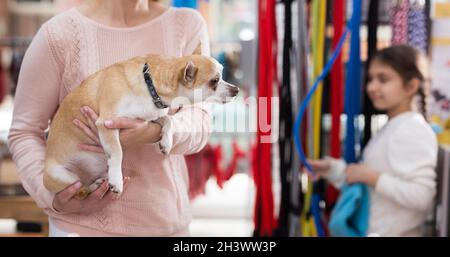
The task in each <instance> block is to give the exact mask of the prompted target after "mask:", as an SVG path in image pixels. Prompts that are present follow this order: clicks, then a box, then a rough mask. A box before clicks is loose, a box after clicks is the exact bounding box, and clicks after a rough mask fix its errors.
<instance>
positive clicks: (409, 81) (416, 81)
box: [311, 45, 438, 236]
mask: <svg viewBox="0 0 450 257" xmlns="http://www.w3.org/2000/svg"><path fill="white" fill-rule="evenodd" d="M425 66H426V61H425V58H424V57H422V56H421V55H420V54H419V53H418V52H417V51H416V50H415V49H413V48H411V47H409V46H405V45H400V46H393V47H390V48H386V49H384V50H381V51H380V52H378V53H377V54H376V56H375V57H374V58H373V59H372V61H371V64H370V67H369V82H368V85H367V91H368V95H369V97H370V99H371V101H372V102H373V104H374V106H375V108H376V109H378V110H382V111H385V112H386V113H387V115H388V117H389V122H388V123H387V124H386V125H385V126H384V127H383V128H382V130H381V131H380V132H379V133H378V135H376V137H374V138H373V139H372V140H371V141H370V142H369V144H368V145H367V147H366V148H365V150H364V152H363V159H362V162H361V163H360V164H351V165H347V164H346V163H345V161H343V160H338V159H333V158H329V157H327V158H326V159H324V160H316V161H311V165H312V167H313V168H314V169H315V170H316V171H317V173H318V174H319V176H322V177H324V178H326V179H327V180H328V181H329V182H331V183H332V184H333V185H335V186H336V187H337V188H340V187H341V186H342V185H343V184H344V183H348V184H352V183H364V184H366V185H368V186H369V188H370V198H371V199H370V201H371V207H370V217H369V231H368V234H369V235H379V236H421V235H423V233H422V231H421V227H422V225H423V224H424V221H425V219H426V215H427V214H428V213H429V211H430V210H431V207H432V203H433V199H434V196H435V193H436V182H435V177H436V174H435V165H436V162H437V152H438V145H437V140H436V136H435V135H434V133H433V131H432V129H431V127H430V126H429V124H428V123H427V121H426V119H425V118H424V117H425V114H426V97H425V96H426V94H425V82H426V76H427V75H428V74H427V73H426V67H425ZM417 95H418V96H419V98H420V104H419V105H418V106H417V107H420V109H421V111H422V114H420V113H418V112H416V111H414V109H418V108H415V107H414V103H415V101H414V100H415V98H416V96H417Z"/></svg>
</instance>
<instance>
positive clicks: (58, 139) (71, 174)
mask: <svg viewBox="0 0 450 257" xmlns="http://www.w3.org/2000/svg"><path fill="white" fill-rule="evenodd" d="M222 70H223V67H222V65H220V64H219V63H218V62H217V61H216V60H215V59H213V58H211V57H206V56H201V55H191V56H185V57H179V58H175V57H164V56H161V55H147V56H139V57H135V58H132V59H130V60H127V61H124V62H120V63H116V64H114V65H112V66H109V67H107V68H105V69H103V70H100V71H98V72H97V73H95V74H93V75H91V76H89V77H88V78H87V79H86V80H85V81H83V83H82V84H81V85H80V86H79V87H77V88H76V89H75V90H73V91H72V92H71V93H70V94H69V95H67V96H66V97H65V98H64V100H63V101H62V103H61V105H60V107H59V109H58V111H57V112H56V114H55V116H54V118H53V120H52V122H51V125H50V130H49V136H48V140H47V149H46V160H45V170H44V185H45V187H46V188H47V189H48V190H49V191H51V192H54V193H58V192H60V191H62V190H63V189H65V188H66V187H68V186H69V185H71V184H73V183H75V182H76V181H81V182H82V183H83V188H82V189H81V190H80V191H79V192H78V194H77V195H76V198H78V199H83V198H85V197H86V196H87V195H88V194H89V193H90V192H92V191H94V190H96V189H97V188H98V187H99V186H100V185H101V184H102V183H103V182H104V181H105V180H108V183H109V187H110V190H111V191H112V192H113V193H115V194H117V195H120V194H121V193H122V191H123V177H122V167H121V166H122V147H121V145H120V141H119V129H108V128H106V127H105V126H104V122H105V121H106V120H109V119H112V118H116V117H127V118H132V119H141V120H145V121H155V120H158V123H159V124H161V125H162V129H161V140H160V142H159V146H160V149H161V152H162V153H163V154H169V153H170V150H171V148H172V138H170V137H168V136H166V132H167V131H169V130H170V129H171V128H170V123H169V122H166V121H167V119H165V117H166V116H167V115H168V112H169V107H172V108H174V106H173V104H174V103H175V102H177V101H176V99H177V98H178V99H179V98H180V97H184V98H185V99H188V100H189V101H190V103H198V102H202V101H213V102H220V103H227V102H229V101H231V100H232V99H233V97H235V96H236V95H237V94H238V92H239V89H238V87H236V86H234V85H231V84H229V83H227V82H225V81H223V80H222ZM83 106H89V107H91V108H92V109H93V110H94V111H95V112H96V113H98V120H97V121H96V123H95V125H96V126H97V129H98V135H99V139H100V143H101V146H102V147H103V150H104V152H105V154H104V155H103V154H95V153H89V154H88V153H85V152H80V151H79V150H77V145H78V144H80V143H84V144H92V143H93V142H92V140H91V139H90V138H89V137H87V136H86V135H85V134H84V133H83V132H81V131H80V130H79V129H78V128H77V127H75V126H72V121H73V120H74V119H76V118H77V119H79V120H83V121H85V122H86V119H85V118H84V117H82V116H81V115H80V109H81V108H82V107H83ZM178 107H181V106H178ZM175 108H176V107H175ZM106 170H107V173H106V172H105V171H106Z"/></svg>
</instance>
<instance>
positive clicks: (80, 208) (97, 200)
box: [53, 177, 130, 214]
mask: <svg viewBox="0 0 450 257" xmlns="http://www.w3.org/2000/svg"><path fill="white" fill-rule="evenodd" d="M129 181H130V178H129V177H125V178H124V190H125V188H126V187H127V184H128V182H129ZM82 187H83V185H82V184H81V182H77V183H74V184H72V185H70V186H68V187H67V188H66V189H64V190H63V191H61V192H59V193H57V194H56V195H55V198H54V199H53V208H54V209H55V210H56V211H58V212H61V213H63V214H69V213H83V212H95V211H97V210H100V209H102V208H104V207H105V206H106V205H107V204H109V203H110V202H112V201H114V199H116V197H117V196H116V195H115V194H114V193H112V192H111V191H109V187H108V181H105V182H103V184H101V185H100V186H99V187H98V188H97V190H95V191H94V192H92V193H90V194H89V195H88V196H87V197H86V198H85V199H83V200H78V199H75V198H74V196H75V195H76V194H77V193H78V191H79V190H80V189H81V188H82Z"/></svg>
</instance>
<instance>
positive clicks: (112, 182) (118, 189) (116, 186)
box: [108, 176, 123, 195]
mask: <svg viewBox="0 0 450 257" xmlns="http://www.w3.org/2000/svg"><path fill="white" fill-rule="evenodd" d="M108 184H109V190H111V192H113V193H115V194H118V195H120V194H122V192H123V180H122V177H119V176H117V177H109V179H108Z"/></svg>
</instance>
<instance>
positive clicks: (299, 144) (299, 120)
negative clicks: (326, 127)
mask: <svg viewBox="0 0 450 257" xmlns="http://www.w3.org/2000/svg"><path fill="white" fill-rule="evenodd" d="M348 32H349V29H348V28H347V29H346V30H345V32H344V34H343V35H342V36H341V38H340V39H339V43H338V45H337V46H336V49H335V51H334V53H333V55H332V57H331V59H330V60H329V61H328V63H327V64H326V65H325V68H324V69H323V71H322V73H321V74H320V76H319V77H318V78H317V79H316V81H315V82H314V85H313V87H312V88H311V90H310V91H309V92H308V94H307V95H306V97H305V99H304V101H303V103H302V105H301V106H300V108H299V109H300V112H299V114H298V115H297V118H296V119H295V124H294V143H295V146H296V149H297V153H298V154H299V156H300V161H301V162H303V163H304V164H305V166H306V168H307V170H308V171H309V172H311V173H312V174H314V171H313V169H312V167H311V165H310V164H309V162H308V161H307V158H306V156H305V153H304V152H303V147H302V142H301V139H300V135H299V133H300V125H301V123H302V120H303V117H304V115H305V111H306V108H308V105H309V103H310V102H311V98H312V97H313V95H314V93H315V92H316V90H317V88H318V86H319V83H320V82H321V81H322V80H324V79H325V78H326V76H327V74H328V73H329V72H330V70H331V68H332V67H333V65H334V63H335V62H336V59H337V57H338V56H339V53H340V52H341V51H342V47H343V46H344V43H345V39H346V38H347V34H348Z"/></svg>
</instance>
